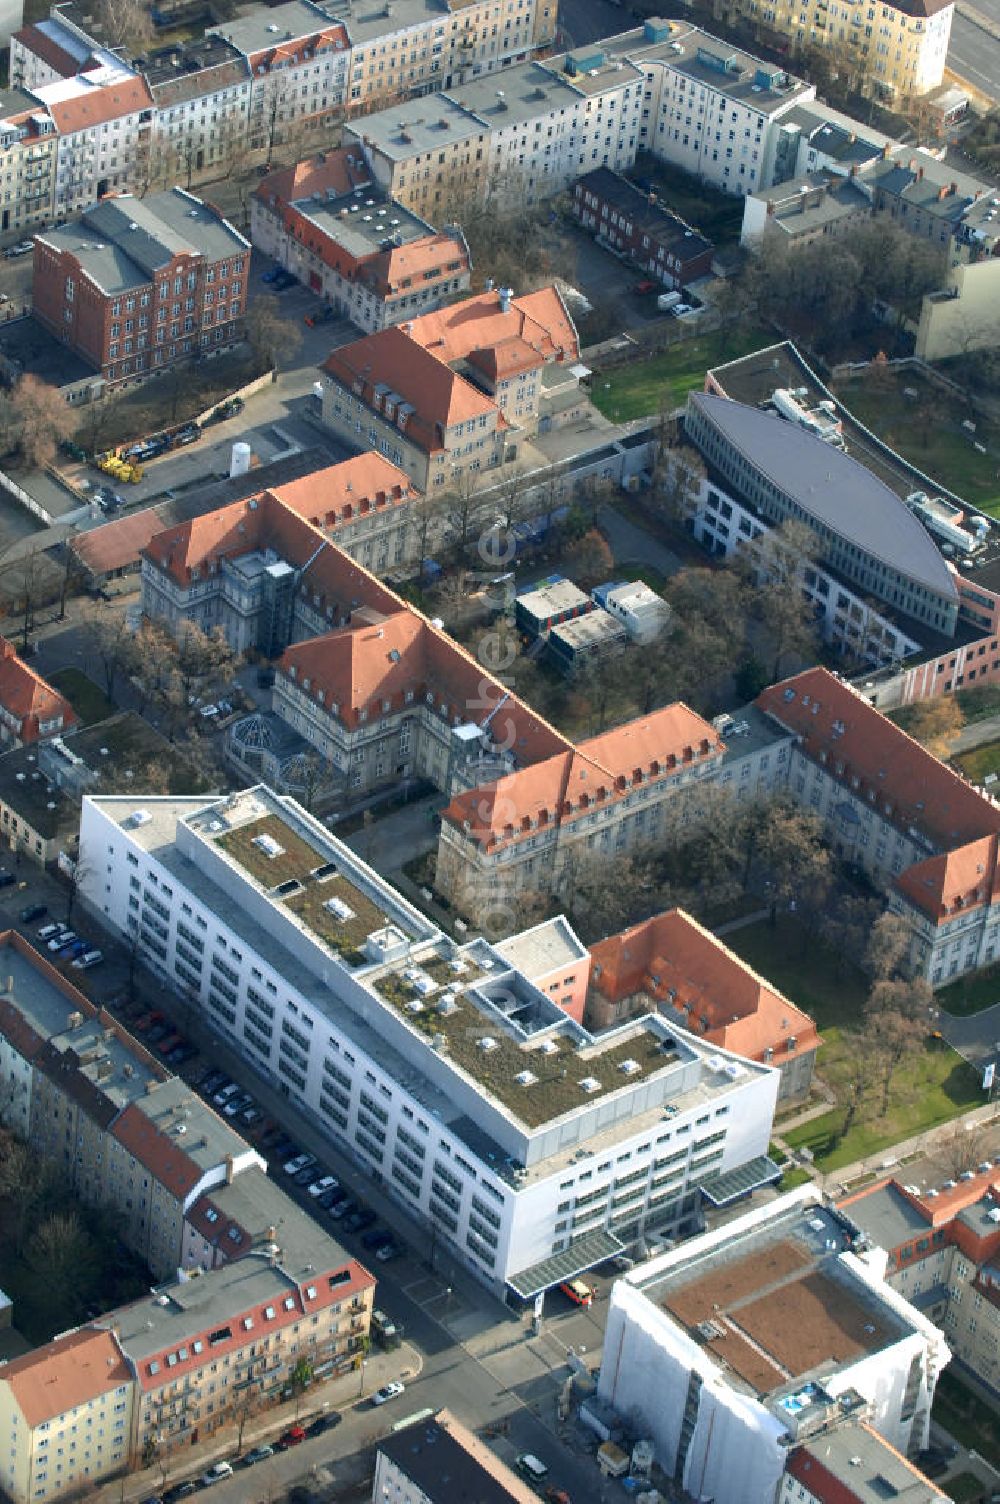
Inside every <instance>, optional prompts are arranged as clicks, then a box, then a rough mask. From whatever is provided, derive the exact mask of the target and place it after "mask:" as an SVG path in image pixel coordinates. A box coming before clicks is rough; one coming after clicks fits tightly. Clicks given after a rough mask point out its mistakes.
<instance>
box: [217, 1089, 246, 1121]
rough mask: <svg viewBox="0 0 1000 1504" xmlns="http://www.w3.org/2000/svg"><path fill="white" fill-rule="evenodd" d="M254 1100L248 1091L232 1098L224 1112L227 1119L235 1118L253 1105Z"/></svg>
mask: <svg viewBox="0 0 1000 1504" xmlns="http://www.w3.org/2000/svg"><path fill="white" fill-rule="evenodd" d="M252 1102H253V1098H252V1097H251V1095H250V1093H249V1092H248V1091H243V1092H240V1094H239V1096H238V1097H230V1098H229V1101H228V1102H227V1103H226V1105H225V1107H224V1108H223V1109H222V1111H223V1112H224V1113H225V1115H226V1117H227V1118H234V1117H235V1116H236V1114H237V1113H238V1112H243V1110H244V1109H245V1108H247V1107H249V1106H250V1105H251V1103H252Z"/></svg>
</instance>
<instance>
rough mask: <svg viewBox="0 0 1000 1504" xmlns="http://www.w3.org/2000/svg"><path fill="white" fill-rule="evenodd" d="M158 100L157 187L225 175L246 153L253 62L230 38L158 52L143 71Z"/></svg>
mask: <svg viewBox="0 0 1000 1504" xmlns="http://www.w3.org/2000/svg"><path fill="white" fill-rule="evenodd" d="M143 76H144V77H145V80H146V83H147V85H148V86H149V92H150V94H151V95H152V99H153V110H154V121H155V127H154V136H153V139H152V142H151V144H150V148H149V162H148V167H147V173H146V176H147V178H148V181H149V183H150V184H151V185H154V186H155V185H156V184H161V185H162V186H163V187H165V188H166V187H169V186H170V185H172V184H173V183H175V182H176V183H180V184H186V186H187V187H188V188H190V186H191V181H192V179H193V178H196V177H199V176H201V174H203V173H204V174H206V175H211V176H213V177H218V176H220V175H221V174H222V173H223V172H224V171H225V170H226V169H228V168H230V167H232V166H233V165H234V164H235V162H236V161H238V160H239V159H240V158H241V157H242V156H243V154H244V153H245V151H246V148H247V133H248V129H249V124H250V90H251V87H252V82H251V72H250V63H249V61H248V59H247V58H246V57H244V56H243V54H242V53H241V52H239V51H238V50H237V49H236V48H235V47H234V46H233V45H232V44H231V43H230V42H227V41H226V40H225V38H223V37H219V36H215V35H213V34H212V33H207V34H206V35H205V36H204V37H199V38H196V39H194V40H193V41H185V42H183V43H181V44H178V45H177V46H176V47H171V48H164V49H160V48H158V49H157V51H156V56H155V58H152V57H151V58H150V59H149V61H148V62H147V63H146V65H145V66H144V68H143Z"/></svg>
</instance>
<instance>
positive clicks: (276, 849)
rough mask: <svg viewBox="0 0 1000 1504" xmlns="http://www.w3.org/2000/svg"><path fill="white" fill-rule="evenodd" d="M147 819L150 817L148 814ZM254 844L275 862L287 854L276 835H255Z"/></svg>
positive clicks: (269, 859)
mask: <svg viewBox="0 0 1000 1504" xmlns="http://www.w3.org/2000/svg"><path fill="white" fill-rule="evenodd" d="M146 819H147V820H148V819H149V816H148V815H147V816H146ZM253 844H254V846H256V847H258V848H259V850H261V851H262V852H263V853H264V855H265V856H266V857H267V859H268V861H270V862H273V861H274V859H275V857H276V856H284V854H285V848H284V846H279V845H278V843H277V841H276V840H275V839H274V837H273V836H269V835H267V834H264V835H260V836H254V838H253Z"/></svg>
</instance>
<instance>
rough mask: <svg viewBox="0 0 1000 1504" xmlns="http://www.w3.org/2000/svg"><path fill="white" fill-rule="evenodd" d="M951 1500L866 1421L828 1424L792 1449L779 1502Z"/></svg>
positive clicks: (929, 1503) (938, 1503)
mask: <svg viewBox="0 0 1000 1504" xmlns="http://www.w3.org/2000/svg"><path fill="white" fill-rule="evenodd" d="M883 1499H899V1500H900V1501H901V1504H947V1500H948V1495H947V1494H946V1493H943V1492H942V1490H941V1489H940V1488H938V1487H937V1485H936V1484H934V1483H932V1482H931V1481H930V1479H929V1478H926V1477H925V1476H924V1474H923V1473H922V1472H921V1471H920V1469H919V1467H917V1466H916V1464H915V1463H913V1462H910V1461H909V1459H908V1458H906V1457H904V1456H903V1454H902V1452H899V1451H897V1450H896V1448H895V1447H893V1446H890V1444H889V1442H887V1441H885V1440H883V1438H882V1437H881V1436H880V1435H879V1434H878V1432H877V1431H876V1430H874V1429H873V1428H872V1427H871V1426H870V1425H868V1424H866V1422H865V1421H863V1420H862V1421H854V1420H848V1421H846V1422H844V1423H841V1424H839V1425H835V1426H832V1427H825V1428H824V1429H823V1430H821V1431H820V1432H819V1434H818V1435H816V1436H813V1437H810V1438H808V1439H806V1440H804V1441H801V1442H800V1443H799V1444H798V1445H797V1446H796V1447H794V1448H793V1449H792V1451H791V1452H790V1453H789V1454H788V1461H787V1462H786V1464H785V1471H784V1474H783V1475H782V1479H781V1483H780V1485H779V1488H778V1492H777V1495H776V1499H775V1504H881V1501H882V1500H883Z"/></svg>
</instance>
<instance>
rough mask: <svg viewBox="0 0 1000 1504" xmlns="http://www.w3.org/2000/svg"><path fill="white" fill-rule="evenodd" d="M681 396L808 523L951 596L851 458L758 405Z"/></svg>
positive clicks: (933, 560)
mask: <svg viewBox="0 0 1000 1504" xmlns="http://www.w3.org/2000/svg"><path fill="white" fill-rule="evenodd" d="M688 401H689V403H690V404H691V405H693V406H694V407H695V408H698V409H701V410H702V411H703V412H704V413H705V415H706V416H707V417H708V418H709V419H710V421H711V422H712V423H714V424H715V425H716V427H717V428H718V429H719V430H720V432H721V433H722V434H723V435H724V437H725V439H726V440H727V441H728V442H729V443H730V444H731V445H732V446H733V448H734V449H735V450H736V451H737V452H738V453H739V454H740V455H742V456H743V457H744V458H745V459H746V460H747V461H748V462H749V463H750V464H751V465H752V466H753V467H754V469H756V470H757V471H759V472H760V473H761V474H762V475H765V476H767V477H768V479H769V480H771V481H772V482H773V484H774V485H775V486H777V487H778V489H779V490H780V491H781V492H783V494H784V495H786V496H788V497H789V498H790V499H791V500H792V501H793V502H795V503H796V504H797V505H798V506H799V507H801V509H802V511H803V512H804V513H806V514H807V515H808V516H811V517H812V518H814V519H815V521H816V522H818V523H819V524H821V525H822V526H824V527H827V528H829V529H830V531H831V532H833V533H836V534H837V535H839V536H840V537H842V538H845V539H847V540H848V542H850V543H851V544H853V545H854V546H855V547H857V548H859V549H862V550H863V551H864V552H865V553H867V554H869V555H871V556H872V557H873V558H875V559H878V560H879V561H880V562H882V563H884V564H886V565H888V566H889V567H890V568H892V569H898V570H900V571H902V572H903V573H905V574H906V575H908V576H909V577H910V578H911V579H913V580H916V581H918V582H919V583H921V584H922V585H925V586H927V587H928V588H929V589H931V590H933V591H935V592H936V593H937V594H939V595H941V596H943V597H945V598H946V599H951V600H954V601H956V602H957V600H958V589H957V587H956V585H955V580H954V576H953V575H952V573H951V571H950V569H949V568H948V565H947V564H946V563H945V560H944V559H943V557H942V556H941V554H940V553H939V552H938V549H937V547H936V545H935V544H934V542H933V540H932V538H931V536H930V534H929V533H928V532H927V530H926V528H924V527H923V526H922V524H921V523H920V522H918V521H917V519H916V517H914V515H913V513H912V512H911V511H910V510H909V509H908V508H907V507H906V506H905V504H904V503H903V501H902V499H901V498H900V497H899V496H898V495H897V494H896V493H895V492H894V491H892V490H891V489H890V488H889V486H887V485H886V484H885V483H884V482H883V481H881V480H879V479H878V477H877V476H875V475H874V474H873V473H872V472H871V471H870V470H869V469H868V468H867V467H866V466H865V465H863V464H861V463H860V461H859V460H856V459H853V458H852V457H851V456H850V455H848V454H845V453H843V452H842V451H841V450H839V449H837V448H835V447H834V446H833V445H832V444H826V443H824V442H823V440H822V439H820V438H817V437H815V436H814V435H813V434H810V433H807V432H806V431H805V430H804V429H801V428H797V427H796V426H795V425H794V424H792V423H789V422H786V421H785V420H784V419H783V418H779V417H778V416H777V414H776V413H772V412H766V411H762V410H761V409H760V408H759V407H749V406H746V405H744V404H743V403H742V402H733V401H731V400H729V399H727V398H725V397H716V396H710V395H709V394H708V393H703V392H692V393H691V395H690V397H689V398H688Z"/></svg>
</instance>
